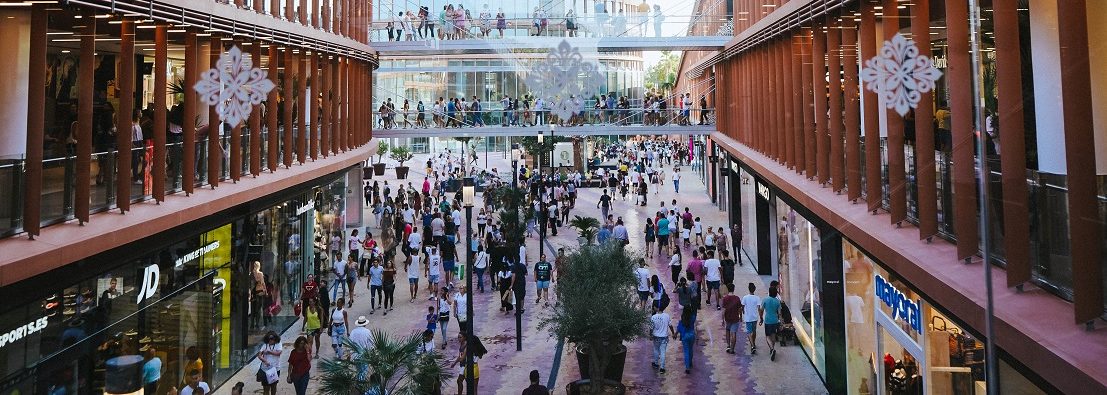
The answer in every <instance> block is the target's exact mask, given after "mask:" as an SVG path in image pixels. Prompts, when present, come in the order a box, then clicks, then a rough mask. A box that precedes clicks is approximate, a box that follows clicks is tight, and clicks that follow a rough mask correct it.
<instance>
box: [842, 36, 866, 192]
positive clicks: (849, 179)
mask: <svg viewBox="0 0 1107 395" xmlns="http://www.w3.org/2000/svg"><path fill="white" fill-rule="evenodd" d="M841 60H842V74H843V79H844V80H845V90H844V92H843V94H844V99H845V106H844V108H845V111H846V114H845V133H844V139H845V145H846V147H845V151H846V197H847V198H848V199H849V200H851V201H856V200H857V199H858V198H860V197H861V140H860V139H861V92H860V91H858V89H859V87H858V86H857V67H858V64H859V63H858V57H857V23H856V22H854V21H853V17H852V16H846V18H845V19H844V20H843V23H842V59H841Z"/></svg>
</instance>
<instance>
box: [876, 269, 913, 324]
mask: <svg viewBox="0 0 1107 395" xmlns="http://www.w3.org/2000/svg"><path fill="white" fill-rule="evenodd" d="M874 288H875V289H874V291H875V293H876V297H877V298H879V299H880V300H882V301H884V304H885V305H887V306H888V307H890V308H892V318H894V319H897V320H903V321H904V322H906V323H907V325H909V326H910V327H911V328H912V329H914V330H915V332H919V333H921V332H922V309H921V308H920V307H919V302H918V301H915V300H911V299H910V298H908V297H907V295H905V294H904V293H903V291H900V290H899V289H897V288H896V287H895V286H893V285H892V284H891V283H889V282H888V281H887V280H885V279H884V277H881V276H880V275H879V274H877V275H876V284H875V285H874Z"/></svg>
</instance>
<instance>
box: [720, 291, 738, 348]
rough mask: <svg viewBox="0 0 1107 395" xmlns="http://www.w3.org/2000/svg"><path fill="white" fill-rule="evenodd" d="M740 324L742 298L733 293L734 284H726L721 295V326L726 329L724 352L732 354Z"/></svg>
mask: <svg viewBox="0 0 1107 395" xmlns="http://www.w3.org/2000/svg"><path fill="white" fill-rule="evenodd" d="M741 326H742V299H741V298H739V297H738V295H735V294H734V284H733V283H731V284H727V285H726V296H723V328H724V329H725V330H726V352H727V353H729V354H734V343H736V342H737V341H738V328H740V327H741Z"/></svg>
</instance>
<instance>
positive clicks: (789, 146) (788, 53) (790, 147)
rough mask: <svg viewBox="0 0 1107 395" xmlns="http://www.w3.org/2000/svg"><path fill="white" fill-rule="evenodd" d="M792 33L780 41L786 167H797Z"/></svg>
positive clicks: (794, 68)
mask: <svg viewBox="0 0 1107 395" xmlns="http://www.w3.org/2000/svg"><path fill="white" fill-rule="evenodd" d="M793 48H794V46H793V45H792V34H791V33H788V34H785V35H784V38H783V39H782V40H781V42H780V63H781V65H782V68H781V73H782V78H781V82H783V84H784V85H783V87H782V89H783V92H781V95H780V99H781V101H780V106H781V109H782V111H781V113H782V115H783V116H784V129H782V130H781V131H780V133H782V134H784V152H785V153H786V155H785V157H786V158H788V168H791V169H798V168H799V164H798V162H797V161H796V158H797V156H796V140H797V137H796V134H795V131H796V124H797V123H798V122H797V120H796V113H795V110H796V108H795V98H796V93H798V92H797V90H796V79H795V73H794V72H795V70H796V67H795V65H794V64H793V61H792V60H793V58H792V50H793Z"/></svg>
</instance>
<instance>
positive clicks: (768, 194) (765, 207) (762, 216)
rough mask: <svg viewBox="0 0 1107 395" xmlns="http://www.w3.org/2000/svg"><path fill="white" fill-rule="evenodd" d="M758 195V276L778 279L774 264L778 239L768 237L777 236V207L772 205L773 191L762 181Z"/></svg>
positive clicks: (756, 192)
mask: <svg viewBox="0 0 1107 395" xmlns="http://www.w3.org/2000/svg"><path fill="white" fill-rule="evenodd" d="M755 187H756V188H757V190H756V191H755V193H754V195H757V198H756V199H755V201H756V202H757V203H755V206H756V207H755V208H756V211H757V234H758V235H762V236H761V237H758V238H757V274H760V275H763V276H773V277H774V278H775V277H776V275H777V273H775V271H776V267H777V265H775V264H774V263H776V261H777V246H776V244H777V240H776V237H770V236H768V235H775V234H776V205H775V204H772V198H773V196H772V191H770V190H769V187H768V186H767V185H765V184H763V183H761V181H757V182H756V183H755Z"/></svg>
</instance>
